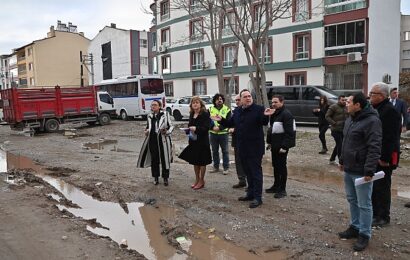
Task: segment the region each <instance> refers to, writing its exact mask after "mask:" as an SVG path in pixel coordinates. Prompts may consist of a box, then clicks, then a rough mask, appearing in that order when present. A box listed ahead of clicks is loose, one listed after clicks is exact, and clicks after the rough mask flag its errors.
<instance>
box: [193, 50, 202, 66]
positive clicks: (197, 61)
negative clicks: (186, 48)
mask: <svg viewBox="0 0 410 260" xmlns="http://www.w3.org/2000/svg"><path fill="white" fill-rule="evenodd" d="M203 64H204V50H203V49H200V50H193V51H191V70H201V69H202V68H203Z"/></svg>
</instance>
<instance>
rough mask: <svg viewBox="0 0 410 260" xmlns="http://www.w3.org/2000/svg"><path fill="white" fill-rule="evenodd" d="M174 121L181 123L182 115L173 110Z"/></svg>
mask: <svg viewBox="0 0 410 260" xmlns="http://www.w3.org/2000/svg"><path fill="white" fill-rule="evenodd" d="M172 115H173V116H174V118H175V120H176V121H181V120H182V115H181V112H179V111H178V110H174V113H172Z"/></svg>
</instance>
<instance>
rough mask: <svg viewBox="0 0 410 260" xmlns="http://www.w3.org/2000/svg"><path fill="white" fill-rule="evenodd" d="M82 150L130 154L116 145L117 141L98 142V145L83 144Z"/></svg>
mask: <svg viewBox="0 0 410 260" xmlns="http://www.w3.org/2000/svg"><path fill="white" fill-rule="evenodd" d="M83 147H84V149H92V150H99V151H101V150H108V151H112V152H123V153H130V152H131V151H128V150H125V149H122V148H120V147H119V145H118V141H117V140H100V141H99V142H98V143H85V144H83Z"/></svg>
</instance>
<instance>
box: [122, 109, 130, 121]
mask: <svg viewBox="0 0 410 260" xmlns="http://www.w3.org/2000/svg"><path fill="white" fill-rule="evenodd" d="M120 116H121V119H122V120H124V121H127V120H128V115H127V112H125V110H121V113H120Z"/></svg>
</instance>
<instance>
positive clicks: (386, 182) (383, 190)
mask: <svg viewBox="0 0 410 260" xmlns="http://www.w3.org/2000/svg"><path fill="white" fill-rule="evenodd" d="M370 103H371V104H372V106H373V108H374V109H376V110H377V112H378V113H379V118H380V121H381V122H382V129H383V131H382V132H383V136H382V148H381V156H380V159H379V162H378V166H377V170H378V171H384V172H385V174H386V176H385V177H384V178H383V179H380V180H378V181H375V182H374V184H373V195H372V203H373V226H385V225H387V224H389V223H390V204H391V176H392V173H393V170H394V169H396V168H397V165H398V163H399V157H400V155H399V150H400V132H401V116H400V114H399V112H397V110H396V109H395V108H394V106H393V104H392V103H390V101H389V86H388V85H387V84H385V83H383V82H377V83H374V84H373V86H372V88H371V90H370Z"/></svg>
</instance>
